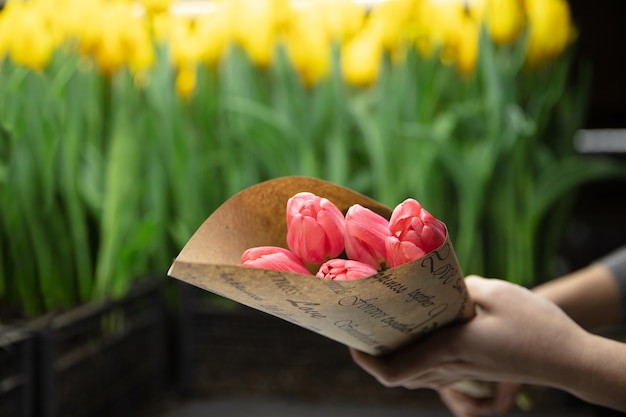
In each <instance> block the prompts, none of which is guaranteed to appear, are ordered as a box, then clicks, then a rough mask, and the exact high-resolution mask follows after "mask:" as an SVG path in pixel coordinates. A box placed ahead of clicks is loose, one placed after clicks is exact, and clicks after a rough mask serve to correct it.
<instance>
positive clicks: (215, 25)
mask: <svg viewBox="0 0 626 417" xmlns="http://www.w3.org/2000/svg"><path fill="white" fill-rule="evenodd" d="M231 18H232V17H231V10H230V8H228V7H224V6H222V7H220V8H218V9H217V10H215V11H213V12H211V13H209V14H207V15H205V16H202V17H200V18H198V19H197V20H196V24H195V27H196V36H197V38H198V39H199V40H200V45H199V46H200V48H201V50H200V51H199V53H200V55H201V56H202V59H203V60H204V61H205V62H206V63H207V64H209V65H211V66H214V65H216V64H217V63H218V62H219V60H220V59H221V57H222V56H223V55H224V52H225V51H226V49H227V48H228V46H229V44H230V43H231V42H232V40H233V30H232V20H231Z"/></svg>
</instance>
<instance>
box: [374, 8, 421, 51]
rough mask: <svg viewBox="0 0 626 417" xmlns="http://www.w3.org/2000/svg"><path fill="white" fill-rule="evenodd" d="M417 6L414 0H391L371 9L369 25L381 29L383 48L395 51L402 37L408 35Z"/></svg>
mask: <svg viewBox="0 0 626 417" xmlns="http://www.w3.org/2000/svg"><path fill="white" fill-rule="evenodd" d="M415 7H416V2H415V1H414V0H389V1H385V2H382V3H380V4H378V5H376V6H375V7H374V8H373V9H372V10H371V12H370V14H369V18H368V21H367V25H368V27H371V28H372V29H373V30H375V31H379V33H380V36H381V42H382V45H383V48H385V49H386V50H388V51H393V50H395V49H396V48H397V47H398V44H399V43H400V41H401V39H403V37H404V36H406V31H407V26H408V24H409V22H410V19H411V18H412V16H413V14H414V10H415Z"/></svg>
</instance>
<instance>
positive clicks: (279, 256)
mask: <svg viewBox="0 0 626 417" xmlns="http://www.w3.org/2000/svg"><path fill="white" fill-rule="evenodd" d="M241 262H242V264H243V266H245V267H249V268H261V269H271V270H274V271H284V272H295V273H296V274H303V275H311V273H310V272H309V270H308V269H307V268H306V266H305V265H304V263H303V262H302V261H301V260H300V258H298V257H297V256H296V255H294V254H293V253H291V252H290V251H288V250H287V249H284V248H280V247H277V246H259V247H255V248H250V249H247V250H246V251H245V252H244V253H243V254H242V255H241Z"/></svg>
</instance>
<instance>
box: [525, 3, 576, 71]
mask: <svg viewBox="0 0 626 417" xmlns="http://www.w3.org/2000/svg"><path fill="white" fill-rule="evenodd" d="M526 11H527V14H528V21H529V26H530V34H529V40H528V50H527V61H528V64H530V65H540V64H542V63H545V62H549V61H551V60H553V59H554V58H556V57H557V56H559V55H560V54H561V53H562V52H563V50H564V49H565V48H566V47H567V46H568V45H569V44H570V42H571V41H572V40H573V39H574V38H575V37H576V30H575V28H574V25H573V23H572V18H571V15H570V9H569V5H568V3H567V1H566V0H526Z"/></svg>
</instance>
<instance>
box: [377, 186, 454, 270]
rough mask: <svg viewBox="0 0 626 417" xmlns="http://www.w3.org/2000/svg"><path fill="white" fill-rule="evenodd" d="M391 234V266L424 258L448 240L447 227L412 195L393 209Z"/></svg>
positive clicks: (389, 242) (388, 252)
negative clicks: (412, 197)
mask: <svg viewBox="0 0 626 417" xmlns="http://www.w3.org/2000/svg"><path fill="white" fill-rule="evenodd" d="M389 231H390V232H391V237H389V238H387V241H386V249H387V262H388V264H389V266H390V267H394V266H398V265H402V264H403V263H406V262H410V261H413V260H415V259H418V258H421V257H422V256H424V255H425V254H427V253H429V252H431V251H433V250H435V249H437V248H438V247H439V246H441V245H442V244H443V242H444V241H445V240H446V229H445V227H444V226H443V223H441V222H440V221H439V220H437V219H435V217H433V215H432V214H430V213H429V212H428V211H426V210H425V209H424V208H423V207H422V205H421V204H420V203H418V202H417V201H415V200H413V199H411V198H409V199H407V200H405V201H404V202H402V203H400V204H399V205H398V206H396V208H395V209H394V210H393V213H392V214H391V218H390V219H389Z"/></svg>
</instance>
